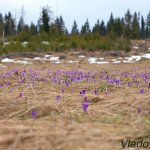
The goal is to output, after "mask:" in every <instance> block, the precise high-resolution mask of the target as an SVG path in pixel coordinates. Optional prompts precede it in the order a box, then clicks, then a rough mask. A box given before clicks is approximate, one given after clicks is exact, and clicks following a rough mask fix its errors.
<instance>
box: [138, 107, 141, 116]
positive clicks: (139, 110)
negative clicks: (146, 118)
mask: <svg viewBox="0 0 150 150" xmlns="http://www.w3.org/2000/svg"><path fill="white" fill-rule="evenodd" d="M140 113H141V108H140V107H139V109H138V116H140Z"/></svg>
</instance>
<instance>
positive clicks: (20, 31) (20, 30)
mask: <svg viewBox="0 0 150 150" xmlns="http://www.w3.org/2000/svg"><path fill="white" fill-rule="evenodd" d="M24 16H25V11H24V7H22V8H21V15H20V20H19V23H18V26H17V33H22V32H23V31H24V26H25V23H24Z"/></svg>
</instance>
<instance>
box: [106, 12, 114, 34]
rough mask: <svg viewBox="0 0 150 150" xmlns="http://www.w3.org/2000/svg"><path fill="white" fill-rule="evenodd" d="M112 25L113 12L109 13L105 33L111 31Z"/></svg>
mask: <svg viewBox="0 0 150 150" xmlns="http://www.w3.org/2000/svg"><path fill="white" fill-rule="evenodd" d="M113 27H114V17H113V14H112V13H111V15H110V19H109V21H108V22H107V33H108V34H109V33H110V32H111V30H112V29H113Z"/></svg>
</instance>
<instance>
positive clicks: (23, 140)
mask: <svg viewBox="0 0 150 150" xmlns="http://www.w3.org/2000/svg"><path fill="white" fill-rule="evenodd" d="M7 66H9V68H10V69H13V68H14V66H13V64H7ZM37 66H38V68H41V73H42V78H43V79H44V77H45V76H44V75H45V74H46V73H47V72H48V71H47V70H48V68H50V69H52V70H53V71H54V72H55V71H56V70H59V71H61V70H70V71H71V70H76V69H78V70H79V71H82V72H87V71H88V72H89V71H92V69H93V68H94V69H95V70H97V69H101V68H106V69H107V70H110V69H113V70H116V71H120V70H122V69H124V68H126V69H127V70H129V72H130V71H131V70H132V69H138V70H141V71H142V70H143V71H144V69H145V70H146V69H147V68H149V61H148V60H143V61H140V62H138V63H136V64H115V65H111V64H108V65H97V64H92V65H89V64H87V63H86V62H85V63H83V64H82V65H80V64H50V63H49V64H48V63H43V62H40V63H39V62H38V61H36V62H35V63H34V64H33V65H30V66H26V67H24V68H23V67H21V65H18V66H17V65H16V66H15V67H19V68H20V70H21V71H23V70H25V69H26V70H28V69H29V68H37ZM0 72H1V73H2V72H5V71H4V69H1V70H0ZM145 72H146V71H145ZM147 72H148V71H147ZM118 77H119V76H118ZM20 80H23V77H22V78H20ZM128 81H131V82H134V81H132V79H130V78H126V79H125V80H124V81H123V82H124V83H127V82H128ZM0 83H1V84H5V81H4V80H3V79H0ZM9 83H10V87H13V85H16V84H18V78H17V77H15V75H14V76H13V78H10V80H9ZM102 85H103V84H101V85H100V84H99V83H93V82H82V83H79V84H71V85H70V86H69V88H67V87H66V86H64V85H60V86H57V85H56V84H52V83H50V81H49V80H47V83H46V84H44V81H43V80H41V81H39V82H36V83H35V87H32V85H30V86H29V87H27V84H26V83H24V84H23V85H22V86H21V87H19V88H18V89H15V91H14V93H12V91H11V88H6V89H5V90H1V91H0V118H1V120H0V150H7V149H8V150H69V149H71V150H91V149H94V150H121V149H122V145H121V139H126V138H130V139H132V140H137V139H141V138H144V139H147V140H148V141H150V116H148V113H149V111H150V108H149V106H150V95H149V90H150V89H148V88H145V93H144V94H143V95H142V94H141V93H140V91H139V89H138V88H137V87H132V88H130V87H128V86H127V85H124V86H122V87H119V86H115V87H114V86H112V87H109V85H107V84H106V83H105V86H104V87H102ZM142 85H144V83H143V81H142V80H141V81H140V86H142ZM106 88H107V90H109V95H108V96H106V95H105V90H106ZM62 89H64V90H65V92H64V94H62V93H61V90H62ZM83 89H86V94H85V96H87V98H88V103H89V108H88V109H87V112H86V114H85V116H83V109H82V103H83V101H84V96H80V94H79V93H80V91H81V90H83ZM95 89H103V90H100V91H101V92H100V91H99V92H98V95H95V94H94V91H95ZM20 92H22V93H23V97H22V98H21V99H20V98H19V93H20ZM57 95H61V100H60V102H57V101H56V96H57ZM26 97H28V101H27V102H26V101H25V98H26ZM139 107H140V108H141V110H142V113H141V116H140V117H138V115H137V112H138V108H139ZM33 110H35V111H36V119H35V120H32V111H33ZM135 149H136V148H135Z"/></svg>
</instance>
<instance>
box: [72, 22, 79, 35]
mask: <svg viewBox="0 0 150 150" xmlns="http://www.w3.org/2000/svg"><path fill="white" fill-rule="evenodd" d="M78 33H79V30H78V27H77V23H76V21H75V20H74V22H73V26H72V30H71V34H78Z"/></svg>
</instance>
